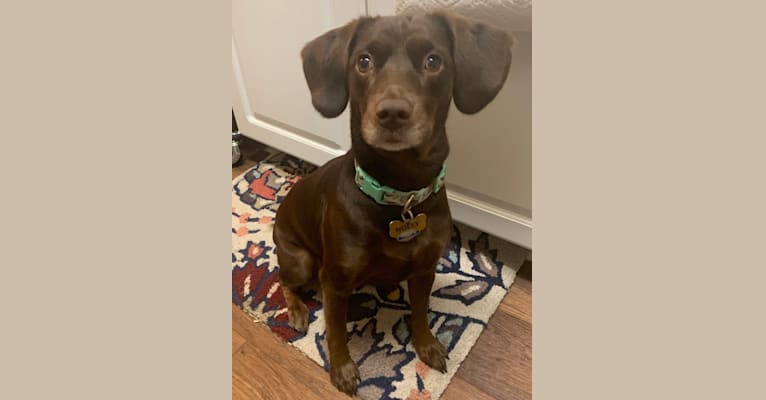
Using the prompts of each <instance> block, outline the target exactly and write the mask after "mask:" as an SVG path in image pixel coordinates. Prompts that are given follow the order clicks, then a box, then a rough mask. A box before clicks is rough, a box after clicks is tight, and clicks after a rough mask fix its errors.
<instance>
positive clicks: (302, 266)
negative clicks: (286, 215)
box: [277, 241, 314, 332]
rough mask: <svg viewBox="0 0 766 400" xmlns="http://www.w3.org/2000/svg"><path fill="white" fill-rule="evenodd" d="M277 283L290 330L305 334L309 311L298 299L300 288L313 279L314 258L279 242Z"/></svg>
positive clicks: (288, 244) (293, 246) (290, 245)
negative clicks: (285, 303)
mask: <svg viewBox="0 0 766 400" xmlns="http://www.w3.org/2000/svg"><path fill="white" fill-rule="evenodd" d="M277 261H278V262H279V281H280V285H281V286H282V293H283V294H284V296H285V301H286V302H287V316H288V319H289V322H288V323H289V325H290V327H291V328H293V329H295V330H296V331H298V332H306V330H307V329H308V323H309V315H308V313H309V310H308V307H306V303H304V302H303V300H302V299H301V297H300V293H299V292H300V289H301V287H303V286H305V285H306V284H308V283H309V282H310V281H311V280H312V278H313V277H314V276H313V275H314V272H313V269H314V258H313V257H312V256H311V254H310V253H309V252H308V251H306V250H305V249H303V248H301V247H299V246H297V245H294V244H292V243H290V242H286V241H280V243H279V246H278V249H277Z"/></svg>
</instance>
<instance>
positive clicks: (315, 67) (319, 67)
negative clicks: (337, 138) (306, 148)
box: [301, 18, 362, 118]
mask: <svg viewBox="0 0 766 400" xmlns="http://www.w3.org/2000/svg"><path fill="white" fill-rule="evenodd" d="M361 21H362V19H361V18H359V19H356V20H353V21H351V22H349V23H348V24H346V25H344V26H342V27H340V28H336V29H333V30H331V31H328V32H326V33H324V34H323V35H321V36H319V37H317V38H316V39H314V40H312V41H310V42H308V43H306V45H305V46H304V47H303V50H301V58H302V59H303V75H304V76H305V77H306V83H307V84H308V86H309V90H310V91H311V103H312V104H313V105H314V108H316V110H317V111H319V113H320V114H322V116H324V117H326V118H335V117H337V116H338V115H340V114H341V113H342V112H343V110H345V109H346V104H348V82H347V77H346V64H347V63H348V57H349V46H350V45H351V42H352V39H353V37H354V35H355V33H356V30H357V27H358V26H359V24H360V22H361Z"/></svg>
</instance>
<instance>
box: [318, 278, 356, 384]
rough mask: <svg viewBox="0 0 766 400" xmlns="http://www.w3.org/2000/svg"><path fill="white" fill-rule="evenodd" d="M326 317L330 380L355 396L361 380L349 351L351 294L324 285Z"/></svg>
mask: <svg viewBox="0 0 766 400" xmlns="http://www.w3.org/2000/svg"><path fill="white" fill-rule="evenodd" d="M323 282H324V280H323ZM322 293H323V297H324V304H323V305H322V306H323V307H324V318H325V326H326V327H327V338H326V339H327V350H328V352H329V358H330V380H332V383H333V385H335V387H337V388H338V390H340V391H342V392H344V393H346V394H348V395H349V396H353V395H355V394H356V386H357V384H358V383H359V381H360V378H359V370H358V369H357V368H356V364H354V361H353V360H352V359H351V356H350V355H349V352H348V333H347V332H346V312H347V311H348V299H349V297H350V296H349V294H347V293H339V292H336V291H334V290H333V289H332V288H328V287H323V289H322Z"/></svg>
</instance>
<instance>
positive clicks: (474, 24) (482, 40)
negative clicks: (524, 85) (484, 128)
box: [433, 10, 513, 114]
mask: <svg viewBox="0 0 766 400" xmlns="http://www.w3.org/2000/svg"><path fill="white" fill-rule="evenodd" d="M433 16H434V17H436V18H437V19H438V20H440V22H441V23H442V24H445V25H446V27H447V31H448V33H449V34H450V39H451V41H452V59H453V62H454V65H455V83H454V87H453V97H454V100H455V106H456V107H457V109H458V110H460V112H462V113H464V114H474V113H477V112H479V111H481V109H483V108H484V107H485V106H486V105H487V104H489V102H490V101H492V99H494V98H495V96H496V95H497V93H498V92H499V91H500V89H502V87H503V84H504V83H505V79H506V78H507V77H508V70H509V69H510V67H511V47H512V46H513V37H512V36H511V35H509V34H508V33H506V32H505V31H503V30H501V29H499V28H496V27H493V26H491V25H488V24H485V23H483V22H479V21H474V20H471V19H468V18H465V17H462V16H460V15H457V14H455V13H452V12H448V11H444V10H442V11H437V12H434V13H433Z"/></svg>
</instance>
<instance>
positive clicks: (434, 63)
mask: <svg viewBox="0 0 766 400" xmlns="http://www.w3.org/2000/svg"><path fill="white" fill-rule="evenodd" d="M441 67H442V59H441V57H439V56H437V55H436V54H430V55H429V56H428V57H426V62H425V65H424V68H425V69H426V71H428V72H438V71H439V70H440V69H441Z"/></svg>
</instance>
